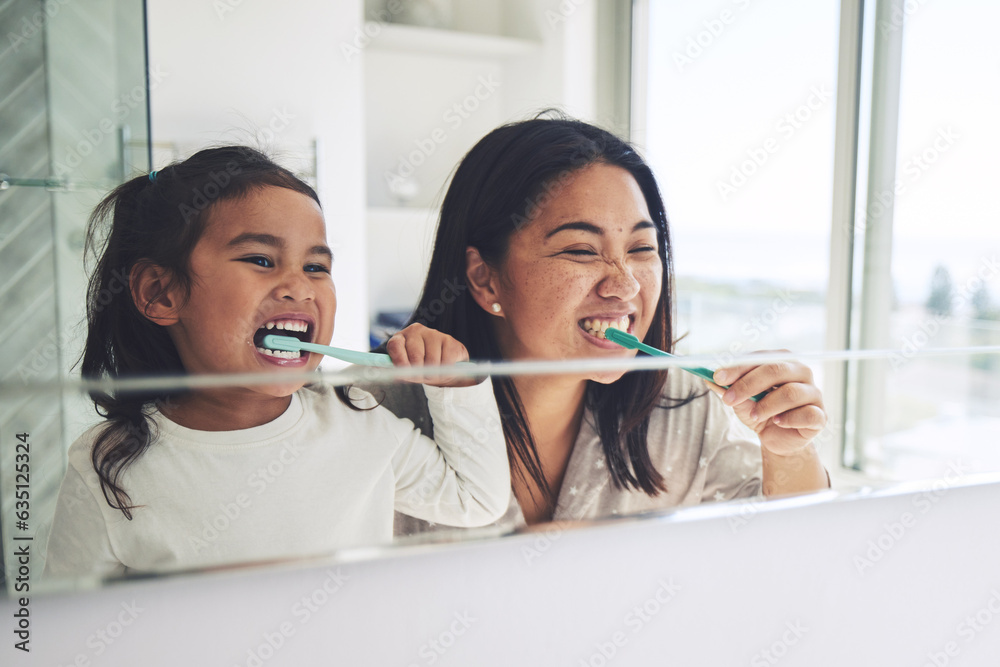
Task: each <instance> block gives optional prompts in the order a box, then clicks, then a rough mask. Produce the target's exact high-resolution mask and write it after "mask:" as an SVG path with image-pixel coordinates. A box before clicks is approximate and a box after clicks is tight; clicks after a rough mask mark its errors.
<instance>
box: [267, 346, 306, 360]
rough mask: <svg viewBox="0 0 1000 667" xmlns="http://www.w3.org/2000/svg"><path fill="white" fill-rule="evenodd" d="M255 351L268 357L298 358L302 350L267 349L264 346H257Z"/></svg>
mask: <svg viewBox="0 0 1000 667" xmlns="http://www.w3.org/2000/svg"><path fill="white" fill-rule="evenodd" d="M257 351H258V352H260V353H261V354H263V355H267V356H268V357H275V358H276V359H298V358H299V357H301V356H302V352H300V351H298V350H296V351H295V352H290V351H287V350H269V349H268V348H266V347H258V348H257Z"/></svg>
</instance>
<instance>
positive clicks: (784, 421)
mask: <svg viewBox="0 0 1000 667" xmlns="http://www.w3.org/2000/svg"><path fill="white" fill-rule="evenodd" d="M778 352H787V350H778ZM715 381H716V382H717V383H718V384H720V385H729V389H722V387H719V386H716V385H713V384H711V383H709V387H710V388H711V389H712V391H714V392H715V393H717V394H718V395H720V396H721V397H722V401H723V402H724V403H725V404H726V405H729V406H732V408H733V411H735V412H736V416H738V417H739V418H740V420H741V421H742V422H743V423H744V424H746V425H747V426H749V427H750V428H752V429H753V430H754V432H756V433H757V436H758V437H759V438H760V444H761V446H762V447H764V448H765V449H767V450H768V451H769V452H771V453H772V454H777V455H779V456H788V455H790V454H795V453H796V452H798V451H799V450H801V449H802V448H803V447H805V446H806V445H808V444H809V443H810V442H812V440H813V439H814V438H815V437H816V436H817V435H819V433H820V431H822V430H823V427H824V426H826V412H825V411H824V410H823V395H822V393H821V392H820V390H819V387H817V386H816V385H815V384H813V374H812V371H811V370H810V369H809V367H808V366H806V365H805V364H801V363H798V362H781V363H773V364H764V365H762V366H733V367H730V368H721V369H719V370H718V371H716V372H715ZM762 391H767V392H768V393H767V395H766V396H764V397H763V398H762V399H760V401H758V402H754V401H752V400H750V397H751V396H756V395H757V394H759V393H761V392H762Z"/></svg>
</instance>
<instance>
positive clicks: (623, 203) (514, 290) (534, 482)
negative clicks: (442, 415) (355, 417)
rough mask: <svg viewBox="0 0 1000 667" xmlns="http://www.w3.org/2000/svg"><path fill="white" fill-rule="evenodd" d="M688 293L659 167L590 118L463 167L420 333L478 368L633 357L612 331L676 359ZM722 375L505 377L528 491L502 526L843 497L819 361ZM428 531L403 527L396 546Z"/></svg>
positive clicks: (510, 435) (519, 469) (400, 403)
mask: <svg viewBox="0 0 1000 667" xmlns="http://www.w3.org/2000/svg"><path fill="white" fill-rule="evenodd" d="M672 281H673V276H672V260H671V248H670V234H669V230H668V228H667V218H666V213H665V211H664V207H663V201H662V199H661V197H660V193H659V190H658V188H657V185H656V181H655V179H654V178H653V175H652V172H651V171H650V169H649V167H648V166H647V165H646V164H645V162H643V160H642V158H641V157H640V156H639V155H638V154H637V153H636V152H635V151H634V150H633V149H632V148H631V147H630V146H629V145H628V144H626V143H625V142H623V141H621V140H620V139H618V138H616V137H614V136H613V135H611V134H609V133H608V132H606V131H604V130H601V129H599V128H596V127H593V126H591V125H588V124H586V123H582V122H579V121H573V120H566V119H549V118H535V119H533V120H528V121H524V122H519V123H514V124H511V125H506V126H503V127H500V128H498V129H496V130H494V131H493V132H491V133H490V134H488V135H487V136H486V137H484V138H483V139H482V140H481V141H480V142H479V143H478V144H476V146H475V147H474V148H473V149H472V150H471V151H469V153H468V154H467V155H466V156H465V158H464V159H463V160H462V162H461V164H460V165H459V167H458V169H457V171H456V172H455V175H454V178H453V179H452V182H451V185H450V187H449V188H448V192H447V194H446V196H445V199H444V203H443V206H442V209H441V220H440V224H439V226H438V230H437V237H436V240H435V245H434V252H433V255H432V258H431V264H430V269H429V272H428V276H427V281H426V283H425V285H424V289H423V294H422V296H421V299H420V303H419V304H418V306H417V309H416V310H415V313H416V315H415V316H414V318H413V321H414V322H417V323H421V324H424V325H426V326H428V327H433V328H435V329H438V330H440V331H442V332H444V333H447V334H449V335H451V336H454V337H455V338H456V339H457V340H459V341H460V342H461V343H463V344H464V345H465V346H466V347H467V348H468V350H469V355H470V358H472V359H474V360H527V359H583V358H593V357H599V358H609V357H610V358H615V357H628V356H632V355H634V354H635V352H632V351H628V350H625V349H623V348H621V347H618V346H617V345H614V344H613V343H611V342H610V341H607V340H606V339H605V338H604V336H603V333H602V331H603V330H604V329H606V328H607V327H608V326H615V327H618V328H622V329H626V330H627V331H629V332H630V333H633V334H634V335H636V336H637V337H638V338H639V339H640V340H643V341H644V342H645V343H647V344H649V345H652V346H654V347H658V348H660V349H662V350H667V351H670V350H671V348H672V343H673V336H674V331H673V328H672V324H673V322H672V310H673V301H672V298H673V294H672ZM456 284H457V285H458V286H459V289H458V296H457V297H455V296H454V289H455V288H454V286H455V285H456ZM393 344H397V343H393V342H390V345H393ZM408 352H410V351H408ZM419 353H420V351H419V350H412V354H413V356H414V357H415V358H416V357H417V356H418V355H419ZM715 379H716V381H717V382H718V383H719V384H722V385H731V387H730V389H729V390H728V391H724V390H722V389H721V388H720V387H718V386H716V385H712V384H711V383H707V382H703V381H701V380H698V379H696V378H693V377H692V376H690V375H689V374H687V373H684V372H682V371H680V370H679V369H672V370H669V371H662V372H642V373H638V372H633V373H628V374H625V373H623V372H607V371H603V372H599V373H587V374H582V375H573V376H569V375H559V376H519V377H514V378H495V382H494V391H495V394H496V398H497V403H498V406H499V408H500V414H501V417H502V421H503V428H504V434H505V436H506V438H507V446H508V452H509V458H510V463H511V472H512V485H513V497H512V499H511V506H510V509H509V510H508V513H507V516H505V517H504V520H503V521H509V522H512V523H513V524H514V525H521V524H522V523H527V524H535V523H539V522H543V521H549V520H553V519H583V518H593V517H598V516H606V515H609V514H624V513H631V512H636V511H644V510H651V509H661V508H667V507H674V506H679V505H691V504H695V503H698V502H702V501H710V500H726V499H731V498H734V497H743V496H752V495H757V494H759V493H761V491H763V493H764V494H765V495H778V494H786V493H797V492H805V491H810V490H815V489H819V488H825V487H827V486H828V484H829V481H828V477H827V475H826V472H825V470H824V468H823V466H822V464H821V463H820V460H819V456H818V455H817V452H816V450H815V448H814V447H813V445H812V444H811V441H812V439H813V438H814V437H815V436H816V435H817V434H819V432H820V431H821V429H822V428H823V426H824V424H825V421H826V415H825V413H824V411H823V402H822V396H821V394H820V391H819V389H818V388H817V387H816V386H815V385H814V384H813V382H812V374H811V372H810V370H809V369H808V368H807V367H806V366H804V365H802V364H797V363H781V364H767V365H760V366H743V367H739V368H728V369H722V370H720V371H719V372H718V373H717V374H716V376H715ZM706 386H707V387H708V388H709V389H711V390H712V391H713V392H714V394H712V393H710V392H708V391H705V387H706ZM768 389H770V390H771V391H770V393H769V394H768V395H767V397H765V398H764V399H762V400H761V401H760V402H759V403H754V402H753V401H750V400H749V397H750V396H753V395H756V394H757V393H759V392H762V391H764V390H768ZM385 390H386V397H385V401H384V404H385V405H386V406H387V407H388V408H389V409H390V410H392V411H393V412H395V413H396V414H397V415H399V416H402V417H408V418H410V419H413V420H414V422H415V423H417V425H418V426H420V427H421V428H423V429H424V430H430V429H431V425H430V420H429V419H428V418H427V413H426V407H425V406H424V405H423V399H422V397H421V396H420V395H419V394H418V393H417V392H414V391H413V390H412V388H411V387H408V386H405V385H396V386H392V387H386V388H385ZM717 396H721V398H722V400H721V401H720V400H719V398H718V397H717ZM726 406H730V408H731V409H730V408H727V407H726ZM733 413H735V415H736V416H738V417H739V420H741V421H742V422H743V423H744V424H746V425H747V426H749V427H750V428H752V429H753V431H755V432H756V434H757V436H758V438H759V440H760V445H759V446H758V445H757V443H756V442H754V441H753V438H752V437H751V434H749V433H746V432H745V429H744V428H743V427H741V426H740V425H739V424H738V423H736V422H735V420H734V419H733V418H732V415H733ZM741 431H743V432H741ZM425 528H426V525H423V524H421V523H420V522H418V521H416V520H414V519H410V518H409V517H402V516H397V521H396V532H397V534H409V533H412V532H418V531H420V530H423V529H425Z"/></svg>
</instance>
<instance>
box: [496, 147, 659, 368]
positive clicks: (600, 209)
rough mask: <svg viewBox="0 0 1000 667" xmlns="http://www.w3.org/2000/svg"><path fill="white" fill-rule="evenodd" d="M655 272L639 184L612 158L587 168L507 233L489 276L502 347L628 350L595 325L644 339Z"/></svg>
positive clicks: (534, 353) (518, 355)
mask: <svg viewBox="0 0 1000 667" xmlns="http://www.w3.org/2000/svg"><path fill="white" fill-rule="evenodd" d="M662 281H663V263H662V262H661V261H660V255H659V242H658V239H657V234H656V227H655V226H654V225H653V223H652V222H651V220H650V215H649V210H648V208H647V206H646V200H645V198H644V197H643V195H642V191H641V190H640V189H639V185H638V183H636V181H635V179H634V178H633V177H632V175H631V174H629V173H628V172H627V171H625V170H624V169H622V168H620V167H614V166H610V165H606V164H600V163H598V164H593V165H590V166H588V167H585V168H583V169H581V170H579V171H577V172H575V173H573V174H572V175H570V177H569V178H568V180H567V181H566V182H565V183H562V184H561V185H560V187H559V188H558V189H556V190H555V191H554V195H553V196H552V198H551V199H550V201H549V202H548V203H546V204H545V205H544V206H543V207H542V208H541V210H540V212H539V214H538V215H537V217H535V219H534V220H532V221H531V222H530V223H528V224H527V225H525V226H524V227H523V228H522V229H520V230H519V231H517V232H515V233H514V235H513V236H512V237H511V241H510V248H509V251H508V254H507V257H506V258H505V260H504V262H503V265H502V266H501V267H499V270H498V272H497V274H496V277H495V278H494V280H493V284H494V289H495V290H496V291H497V295H498V298H497V301H498V302H499V303H500V306H501V308H502V311H501V315H502V317H501V318H497V327H498V331H497V333H498V338H499V341H500V348H501V351H502V352H503V354H504V357H505V358H506V359H512V360H513V359H576V358H581V357H602V356H632V355H634V354H635V351H630V350H626V349H625V348H622V347H619V346H618V345H616V344H614V343H612V342H610V341H608V340H606V339H605V338H604V337H603V335H602V334H601V333H600V331H601V330H602V329H605V328H607V326H609V325H613V326H617V327H618V328H619V329H624V330H626V331H628V332H629V333H632V334H634V335H635V336H637V337H638V338H639V339H640V340H642V338H643V337H644V336H645V335H646V331H647V330H648V329H649V326H650V323H651V322H652V320H653V316H654V314H655V311H656V305H657V303H658V302H659V299H660V289H661V285H662V284H663V283H662ZM621 375H622V372H618V371H612V372H610V373H607V372H605V373H601V374H598V375H596V376H594V377H593V378H592V379H594V380H597V381H599V382H613V381H614V380H616V379H618V378H619V377H621Z"/></svg>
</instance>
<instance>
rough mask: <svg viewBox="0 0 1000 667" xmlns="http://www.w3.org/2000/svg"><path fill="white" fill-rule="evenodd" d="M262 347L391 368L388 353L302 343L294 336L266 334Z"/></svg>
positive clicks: (361, 364) (360, 364)
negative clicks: (356, 350) (311, 353)
mask: <svg viewBox="0 0 1000 667" xmlns="http://www.w3.org/2000/svg"><path fill="white" fill-rule="evenodd" d="M263 343H264V347H267V348H270V349H272V350H282V351H283V352H299V351H305V352H315V353H316V354H325V355H326V356H328V357H333V358H334V359H340V360H341V361H346V362H348V363H351V364H358V365H359V366H380V367H382V368H392V359H391V358H389V355H388V354H378V353H376V352H355V351H354V350H344V349H341V348H339V347H330V346H329V345H320V344H319V343H304V342H302V341H301V340H299V339H298V338H295V337H294V336H278V335H276V334H268V335H266V336H264V340H263Z"/></svg>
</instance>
